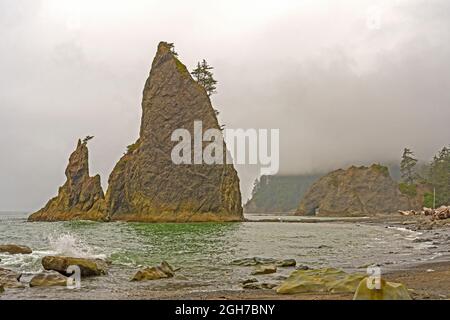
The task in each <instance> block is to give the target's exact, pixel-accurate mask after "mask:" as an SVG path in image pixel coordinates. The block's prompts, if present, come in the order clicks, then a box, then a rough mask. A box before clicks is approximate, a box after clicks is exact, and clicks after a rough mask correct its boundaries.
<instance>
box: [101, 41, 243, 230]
mask: <svg viewBox="0 0 450 320" xmlns="http://www.w3.org/2000/svg"><path fill="white" fill-rule="evenodd" d="M194 121H202V124H203V132H205V131H206V130H207V129H220V126H219V123H218V121H217V118H216V114H215V111H214V109H213V107H212V105H211V101H210V99H209V97H208V95H207V93H206V91H205V89H204V88H203V87H202V86H201V85H199V84H198V83H197V82H196V81H194V80H193V78H192V77H191V75H190V73H189V71H188V70H187V69H186V67H185V66H184V65H183V64H182V63H181V62H180V61H179V60H178V58H177V57H176V56H174V54H173V53H172V52H171V50H170V46H169V45H168V44H167V43H165V42H161V43H160V44H159V46H158V51H157V53H156V56H155V58H154V60H153V63H152V69H151V71H150V76H149V78H148V80H147V82H146V84H145V88H144V94H143V99H142V122H141V129H140V134H139V139H138V140H137V141H136V143H134V144H133V145H131V146H130V147H129V148H128V152H127V153H126V154H125V155H124V156H123V157H122V159H120V161H119V162H118V163H117V165H116V166H115V168H114V170H113V172H112V173H111V175H110V177H109V187H108V191H107V194H106V207H107V208H108V212H109V215H110V218H111V220H127V221H149V222H158V221H171V222H188V221H240V220H242V219H243V214H242V206H241V193H240V190H239V178H238V175H237V172H236V170H235V169H234V167H233V165H232V164H214V165H206V164H181V165H177V164H174V163H173V162H172V159H171V153H172V149H173V148H174V146H175V145H176V144H178V142H173V141H171V135H172V133H173V131H174V130H176V129H180V128H184V129H187V130H188V131H189V132H190V133H191V137H192V145H193V141H194ZM221 143H223V145H224V144H225V143H224V141H223V139H222V141H221ZM206 145H207V144H204V146H203V147H205V146H206ZM193 149H194V148H192V150H193ZM192 152H193V151H192ZM226 152H227V151H226V148H224V150H223V155H224V156H225V155H226Z"/></svg>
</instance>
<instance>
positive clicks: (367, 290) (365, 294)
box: [353, 277, 412, 300]
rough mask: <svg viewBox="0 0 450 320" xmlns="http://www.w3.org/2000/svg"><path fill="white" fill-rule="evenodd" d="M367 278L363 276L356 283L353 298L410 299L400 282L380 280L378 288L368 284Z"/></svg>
mask: <svg viewBox="0 0 450 320" xmlns="http://www.w3.org/2000/svg"><path fill="white" fill-rule="evenodd" d="M368 281H369V278H367V277H366V278H364V279H363V280H361V282H360V283H359V285H358V288H357V290H356V292H355V295H354V296H353V300H412V298H411V296H410V295H409V292H408V290H407V289H406V287H405V286H404V285H403V284H401V283H394V282H388V281H386V280H384V279H381V281H380V289H376V288H371V286H368V285H367V284H368Z"/></svg>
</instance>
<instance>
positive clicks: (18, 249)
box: [0, 244, 33, 254]
mask: <svg viewBox="0 0 450 320" xmlns="http://www.w3.org/2000/svg"><path fill="white" fill-rule="evenodd" d="M32 252H33V250H31V249H30V248H29V247H27V246H20V245H16V244H3V245H0V253H9V254H30V253H32Z"/></svg>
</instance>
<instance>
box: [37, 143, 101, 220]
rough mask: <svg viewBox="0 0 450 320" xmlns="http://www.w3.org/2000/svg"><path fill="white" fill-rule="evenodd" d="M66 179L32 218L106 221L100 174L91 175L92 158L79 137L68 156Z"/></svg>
mask: <svg viewBox="0 0 450 320" xmlns="http://www.w3.org/2000/svg"><path fill="white" fill-rule="evenodd" d="M66 178H67V180H66V182H65V183H64V185H63V186H62V187H60V188H59V191H58V196H56V197H55V198H53V199H51V200H50V201H49V202H48V203H47V205H46V206H45V207H44V208H42V209H41V210H39V211H38V212H36V213H34V214H32V215H31V216H30V217H29V220H30V221H60V220H74V219H83V220H105V219H106V215H105V213H101V212H100V211H99V210H97V207H96V206H97V204H98V203H100V202H101V201H103V199H104V195H103V190H102V187H101V184H100V176H99V175H96V176H95V177H90V176H89V159H88V148H87V145H86V142H81V140H78V144H77V148H76V150H75V151H74V152H73V153H72V154H71V156H70V158H69V164H68V166H67V169H66Z"/></svg>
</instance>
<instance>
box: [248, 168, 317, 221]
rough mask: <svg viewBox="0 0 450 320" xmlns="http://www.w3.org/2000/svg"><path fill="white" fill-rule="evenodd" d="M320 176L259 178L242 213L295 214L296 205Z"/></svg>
mask: <svg viewBox="0 0 450 320" xmlns="http://www.w3.org/2000/svg"><path fill="white" fill-rule="evenodd" d="M321 176H322V175H285V176H283V175H276V176H261V178H260V179H259V181H255V185H254V188H253V192H252V198H251V199H250V200H249V201H248V202H247V203H246V204H245V206H244V212H249V213H279V212H295V211H296V210H297V207H298V203H299V202H300V200H301V199H302V198H303V196H304V195H305V193H306V192H307V191H308V189H309V187H311V185H312V184H313V183H314V182H315V181H317V180H318V179H319V178H320V177H321Z"/></svg>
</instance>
